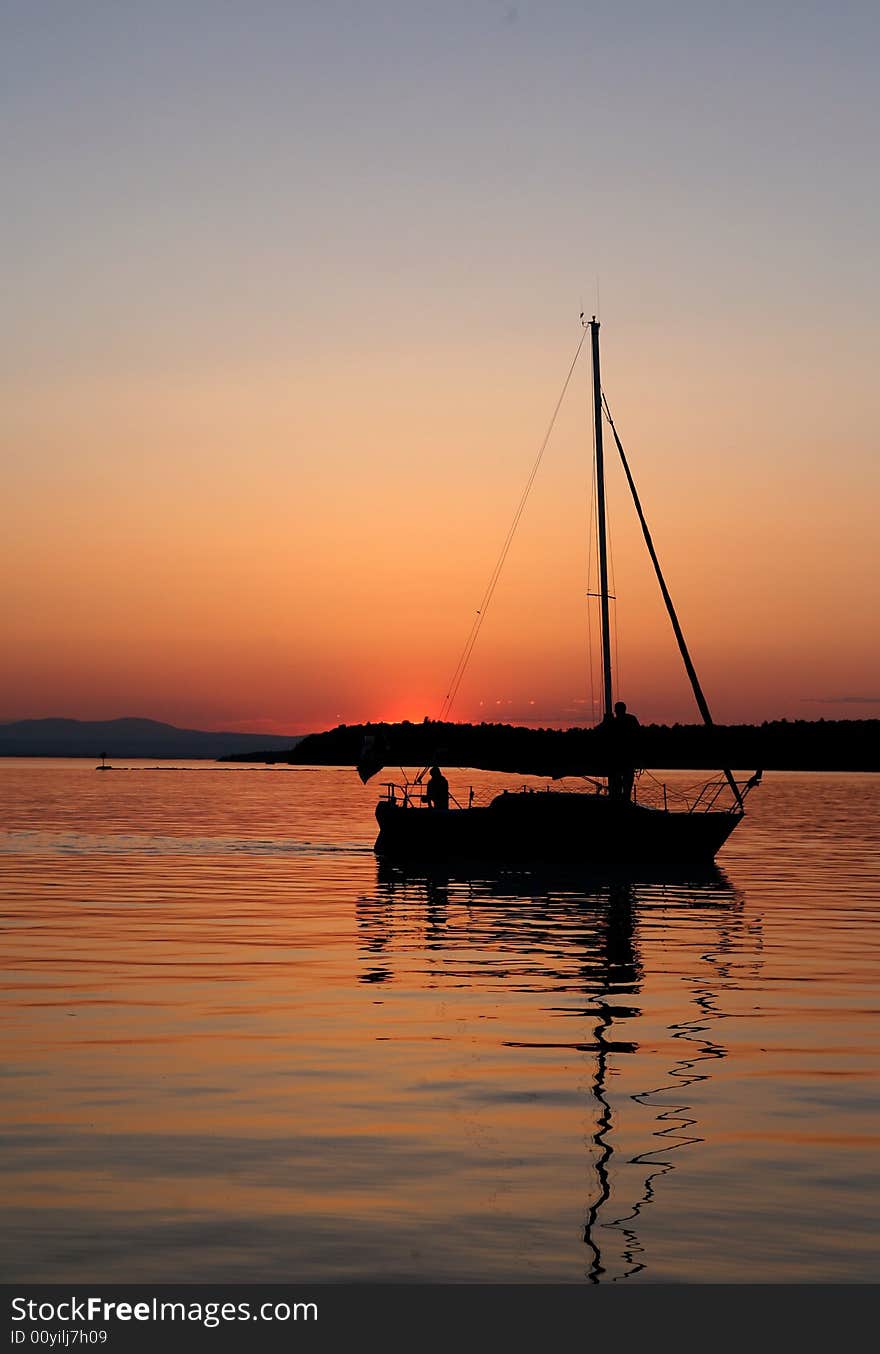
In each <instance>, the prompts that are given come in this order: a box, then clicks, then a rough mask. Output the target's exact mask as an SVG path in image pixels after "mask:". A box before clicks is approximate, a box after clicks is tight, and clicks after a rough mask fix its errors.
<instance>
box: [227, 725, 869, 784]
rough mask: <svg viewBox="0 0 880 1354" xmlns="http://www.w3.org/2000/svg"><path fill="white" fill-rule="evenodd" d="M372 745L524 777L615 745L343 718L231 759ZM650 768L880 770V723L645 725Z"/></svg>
mask: <svg viewBox="0 0 880 1354" xmlns="http://www.w3.org/2000/svg"><path fill="white" fill-rule="evenodd" d="M365 745H366V746H368V747H369V748H370V749H371V752H372V758H373V760H375V761H376V762H377V763H378V764H383V765H387V766H420V767H421V766H429V765H432V764H433V763H435V762H437V763H439V764H440V765H443V764H445V765H447V766H461V767H473V768H475V769H478V770H483V771H512V772H516V773H518V774H520V775H539V776H554V777H556V776H563V775H602V774H604V773H605V770H606V767H607V760H608V752H607V749H608V742H607V738H606V735H605V731H604V729H603V728H602V726H599V727H596V728H572V729H533V728H526V727H524V726H521V725H511V724H450V723H441V722H439V721H435V720H428V719H426V720H424V721H423V722H422V723H421V724H412V723H410V722H409V721H408V720H404V721H403V722H402V723H399V724H340V725H339V726H338V727H337V728H335V729H328V730H327V731H326V732H324V733H313V734H309V735H308V736H307V737H305V738H303V739H302V741H301V742H300V743H298V744H297V746H296V747H295V748H291V749H290V750H289V751H286V752H279V751H274V750H273V751H269V750H267V751H266V752H265V753H264V754H263V755H262V756H258V757H254V755H253V754H252V755H251V756H250V757H249V758H245V757H244V756H238V757H235V758H230V759H229V760H245V759H247V760H252V761H253V760H263V761H267V762H286V763H290V764H293V765H311V766H355V765H357V764H358V762H359V761H360V760H361V758H362V756H363V753H364V748H365ZM633 752H634V760H635V762H636V764H637V765H638V766H640V767H643V768H647V769H661V768H662V769H668V770H678V769H680V770H715V769H718V768H720V767H724V766H729V767H736V768H738V769H742V770H745V769H750V770H751V769H755V770H757V769H762V770H765V771H880V720H877V719H846V720H823V719H820V720H801V719H798V720H786V719H779V720H770V721H765V722H764V723H763V724H716V725H713V726H712V727H711V728H707V727H706V726H705V725H702V724H673V725H666V724H645V725H642V727H641V728H640V729H639V730H638V732H637V735H636V739H635V746H634V748H633Z"/></svg>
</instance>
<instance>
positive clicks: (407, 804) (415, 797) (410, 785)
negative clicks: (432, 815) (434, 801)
mask: <svg viewBox="0 0 880 1354" xmlns="http://www.w3.org/2000/svg"><path fill="white" fill-rule="evenodd" d="M383 789H384V790H385V799H386V800H387V801H388V803H389V804H397V805H399V806H400V808H402V809H419V808H429V807H430V806H429V804H428V791H427V786H425V785H423V784H422V782H421V781H407V782H404V784H403V785H399V784H398V783H397V782H396V781H393V780H387V781H385V782H384V785H383ZM449 803H450V805H454V806H455V807H456V808H457V809H462V808H464V807H465V806H464V804H461V803H460V802H459V800H457V799H456V797H455V795H454V794H453V793H452V791H451V790H450V792H449ZM473 803H474V787H473V786H472V785H471V786H470V788H469V790H468V802H467V807H468V808H472V807H473Z"/></svg>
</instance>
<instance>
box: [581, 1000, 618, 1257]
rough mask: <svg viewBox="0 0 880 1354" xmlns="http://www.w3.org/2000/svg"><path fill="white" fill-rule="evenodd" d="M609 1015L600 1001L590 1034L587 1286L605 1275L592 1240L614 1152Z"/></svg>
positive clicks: (606, 1192) (605, 1196) (608, 1186)
mask: <svg viewBox="0 0 880 1354" xmlns="http://www.w3.org/2000/svg"><path fill="white" fill-rule="evenodd" d="M612 1019H613V1017H612V1015H611V1012H610V1010H609V1008H608V1006H607V1005H606V1003H605V1002H604V1001H600V1002H599V1024H598V1025H597V1026H596V1028H595V1030H594V1033H595V1036H596V1047H597V1053H596V1076H595V1078H594V1080H593V1095H594V1096H595V1098H596V1101H597V1102H598V1104H599V1107H600V1108H599V1119H598V1122H597V1125H596V1132H595V1133H594V1134H593V1142H594V1143H595V1145H596V1147H598V1149H599V1155H598V1157H597V1158H596V1161H595V1162H594V1170H595V1172H596V1178H597V1180H598V1181H599V1193H598V1195H597V1197H596V1199H595V1200H594V1201H593V1203H591V1204H590V1207H589V1209H588V1210H587V1221H586V1223H585V1224H584V1244H585V1245H587V1246H589V1248H590V1250H591V1251H592V1253H593V1259H592V1262H591V1264H590V1269H589V1272H588V1274H587V1278H588V1279H589V1281H590V1283H598V1282H599V1276H600V1274H604V1273H605V1267H604V1265H603V1264H602V1256H601V1253H600V1251H599V1247H598V1245H597V1244H596V1241H595V1239H594V1235H593V1233H594V1230H595V1227H596V1220H597V1218H598V1216H599V1209H600V1208H601V1207H602V1205H603V1204H604V1203H606V1202H607V1200H608V1199H609V1198H610V1197H611V1182H610V1181H609V1179H608V1163H609V1161H610V1160H611V1157H612V1155H613V1153H614V1148H613V1147H612V1145H611V1139H610V1138H609V1137H607V1136H606V1135H607V1134H608V1132H609V1130H610V1128H611V1106H610V1105H609V1103H608V1101H607V1099H606V1098H605V1073H606V1070H607V1064H608V1044H607V1042H606V1039H605V1034H606V1031H607V1030H608V1029H610V1027H611V1022H612Z"/></svg>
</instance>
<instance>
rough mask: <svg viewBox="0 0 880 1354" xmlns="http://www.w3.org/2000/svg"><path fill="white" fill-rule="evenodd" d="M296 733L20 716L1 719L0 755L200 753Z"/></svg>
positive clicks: (271, 742)
mask: <svg viewBox="0 0 880 1354" xmlns="http://www.w3.org/2000/svg"><path fill="white" fill-rule="evenodd" d="M299 741H300V739H299V737H297V736H296V735H295V734H265V733H212V732H206V731H204V730H202V729H177V728H175V727H174V725H173V724H160V723H158V721H157V720H155V719H106V720H81V719H20V720H18V721H17V722H16V723H14V724H0V757H95V758H97V757H100V756H102V755H105V754H106V756H107V759H108V760H112V759H113V758H114V757H162V758H165V757H185V758H193V757H204V758H207V759H209V760H213V759H214V758H217V757H228V756H229V755H230V754H232V753H238V754H239V755H242V754H247V753H249V752H252V753H254V754H255V756H256V758H257V759H258V760H263V759H264V757H265V755H266V754H267V753H272V752H281V751H285V752H289V751H290V749H291V748H293V747H295V746H296V744H297V743H298V742H299Z"/></svg>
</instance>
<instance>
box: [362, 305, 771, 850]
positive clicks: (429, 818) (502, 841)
mask: <svg viewBox="0 0 880 1354" xmlns="http://www.w3.org/2000/svg"><path fill="white" fill-rule="evenodd" d="M581 320H582V323H583V325H584V330H585V332H584V335H583V337H582V339H581V346H582V344H583V340H584V338H586V331H587V329H588V330H589V332H590V338H591V350H592V393H593V414H594V447H595V473H596V525H597V542H598V556H599V618H600V633H601V649H602V691H603V719H602V724H601V726H600V733H601V741H602V742H603V743H604V748H605V753H604V760H605V767H604V772H605V774H604V776H602V777H600V778H599V779H595V778H594V779H591V780H589V782H588V786H589V788H588V789H586V790H581V789H578V790H567V789H557V788H550V787H548V788H547V789H545V790H534V789H531V788H523V789H521V790H518V791H515V792H511V791H504V792H503V793H501V794H499V795H496V796H495V798H493V799H492V800H491V801H490V802H489V803H488V804H474V803H473V802H469V803H468V804H467V805H466V806H465V805H461V806H459V805H458V804H455V803H453V805H452V806H451V807H446V806H445V805H444V803H443V798H440V800H439V804H438V796H437V795H435V794H425V793H424V788H423V779H424V775H425V772H424V771H423V772H421V773H420V774H419V776H417V777H416V779H415V781H414V782H407V783H406V784H404V785H403V786H400V785H397V784H395V783H388V784H386V786H385V795H384V797H383V798H382V799H381V800H380V801H379V803H378V804H377V806H376V820H377V822H378V824H379V835H378V837H377V839H376V843H375V850H376V852H377V854H379V855H380V856H384V857H387V858H391V859H404V860H407V859H409V860H414V859H415V860H420V861H443V860H465V861H468V860H474V861H482V860H492V861H500V862H503V863H505V862H511V863H514V862H516V863H519V862H541V863H553V862H557V861H559V862H574V863H578V864H580V865H584V866H589V867H592V866H605V865H623V866H633V865H640V866H641V865H670V864H672V865H691V864H695V865H696V864H707V863H709V862H711V861H712V860H713V859H714V857H715V855H716V853H717V851H718V850H719V849H720V848H721V846H723V844H724V843H725V842H726V841H727V839H728V837H729V836H730V834H731V833H732V832H733V831H734V829H735V828H736V827H737V826H738V825H739V823H740V822H741V821H742V819H743V817H744V814H745V798H746V796H747V795H748V794H749V792H750V791H751V790H753V789H754V788H755V786H756V785H758V784H759V783H760V780H761V772H760V771H757V772H755V774H754V775H753V776H752V777H751V778H750V779H748V780H746V781H743V782H739V781H737V780H736V779H735V778H734V775H733V772H732V771H731V770H730V769H724V770H723V773H722V776H721V778H720V779H718V780H713V781H710V782H709V783H707V785H705V786H704V787H702V789H701V791H700V793H699V794H698V795H697V796H696V798H695V799H693V800H692V801H691V802H688V803H687V804H686V805H685V807H683V808H674V807H670V806H669V801H668V796H667V794H666V791H665V789H664V793H663V803H662V805H659V806H655V805H649V804H645V803H639V802H637V800H636V798H635V797H634V796H633V774H634V769H635V765H634V763H635V761H636V759H637V755H638V754H637V751H636V750H635V747H634V743H635V739H634V737H633V733H632V725H633V724H634V723H635V721H633V720H632V717H631V716H628V715H627V713H626V707H625V706H624V705H623V704H622V702H619V701H618V702H617V704H616V705H615V703H614V701H613V696H612V671H611V626H610V621H609V600H610V593H609V588H608V544H607V523H606V503H605V458H604V446H603V416H604V418H605V419H607V421H608V424H609V427H610V428H611V431H612V434H613V437H614V441H615V444H616V447H617V450H618V453H619V455H620V459H621V462H622V464H623V469H624V473H625V476H626V480H627V484H628V486H629V489H630V492H631V495H632V498H633V502H634V505H635V509H636V514H637V516H638V519H639V523H640V525H641V528H642V534H643V536H644V540H645V544H646V546H647V549H648V553H649V555H650V557H651V562H652V564H653V566H654V571H655V573H656V576H657V580H658V583H659V585H660V590H661V593H662V595H663V600H664V603H665V605H666V609H667V612H668V614H669V618H670V621H671V622H672V628H673V631H674V634H675V638H676V641H677V643H678V647H679V652H680V653H681V657H682V660H683V662H684V666H685V670H686V672H687V675H688V678H689V680H690V683H691V687H692V689H693V692H694V696H695V698H696V702H697V706H698V708H699V711H700V714H701V716H702V718H703V721H704V723H705V724H706V725H707V726H708V727H711V726H712V716H711V714H710V712H709V706H708V703H707V701H706V697H705V695H704V693H703V689H702V687H701V686H700V682H699V680H698V677H697V673H696V669H695V668H694V664H693V662H692V660H691V656H690V653H689V651H688V647H687V644H686V643H685V639H684V634H683V632H682V629H681V625H680V624H679V620H678V616H677V614H676V611H675V608H674V606H673V603H672V598H671V596H670V594H669V589H668V588H667V586H666V581H665V579H664V577H663V572H662V570H661V568H660V563H659V560H658V558H657V553H656V551H655V549H654V543H653V540H652V538H651V534H650V531H649V530H648V525H647V522H646V520H645V515H644V512H643V510H642V505H641V502H640V499H639V496H638V493H637V491H636V486H635V482H634V480H633V477H632V474H631V471H630V468H629V463H628V461H627V458H626V454H625V452H624V449H623V445H622V443H621V441H620V438H619V436H618V434H617V429H616V427H615V425H614V421H613V419H612V418H611V411H610V409H609V407H608V402H607V400H606V398H605V395H604V393H603V390H602V383H601V377H600V366H599V321H598V320H597V319H596V317H595V316H593V318H592V319H591V320H590V321H586V320H584V317H583V316H582V317H581ZM579 353H580V346H579V347H578V353H576V354H575V362H576V361H577V356H578V354H579ZM573 369H574V363H572V368H571V370H573ZM571 370H570V371H569V377H570V375H571ZM563 393H564V389H563ZM557 407H558V406H557ZM533 473H534V472H533ZM366 762H367V765H366V769H364V768H363V767H359V770H360V774H361V779H362V780H364V781H366V780H367V779H369V777H370V776H371V775H373V774H375V772H376V771H377V770H379V769H380V767H381V757H380V756H378V755H376V750H375V749H369V750H368V751H367V756H366ZM426 769H427V768H426ZM591 769H592V768H591ZM585 772H586V768H585ZM443 783H445V782H443Z"/></svg>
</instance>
